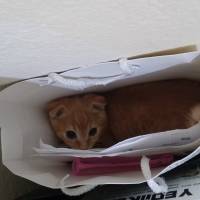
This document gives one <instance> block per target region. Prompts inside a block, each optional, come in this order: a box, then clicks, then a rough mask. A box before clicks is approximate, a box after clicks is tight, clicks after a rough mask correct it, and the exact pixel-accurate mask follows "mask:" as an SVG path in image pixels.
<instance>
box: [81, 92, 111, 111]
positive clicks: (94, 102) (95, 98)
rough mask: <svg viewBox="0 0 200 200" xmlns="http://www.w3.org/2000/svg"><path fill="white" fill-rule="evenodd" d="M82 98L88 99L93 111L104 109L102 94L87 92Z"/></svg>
mask: <svg viewBox="0 0 200 200" xmlns="http://www.w3.org/2000/svg"><path fill="white" fill-rule="evenodd" d="M84 98H85V99H86V100H87V101H88V103H89V105H91V106H92V109H94V110H95V111H102V110H105V107H106V104H107V102H106V98H105V97H104V96H100V95H95V94H89V95H85V97H84Z"/></svg>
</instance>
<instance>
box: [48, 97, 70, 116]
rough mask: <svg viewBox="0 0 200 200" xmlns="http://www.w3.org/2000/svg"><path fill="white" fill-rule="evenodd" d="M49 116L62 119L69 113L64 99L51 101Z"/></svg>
mask: <svg viewBox="0 0 200 200" xmlns="http://www.w3.org/2000/svg"><path fill="white" fill-rule="evenodd" d="M47 111H48V114H49V117H50V118H52V119H61V118H63V117H65V116H66V115H67V113H68V112H67V108H66V107H65V106H64V104H63V100H56V101H52V102H49V103H48V105H47Z"/></svg>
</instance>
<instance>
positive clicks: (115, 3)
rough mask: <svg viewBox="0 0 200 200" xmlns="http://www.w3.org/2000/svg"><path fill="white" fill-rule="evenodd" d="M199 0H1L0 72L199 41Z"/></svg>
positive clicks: (26, 71) (55, 67) (27, 71)
mask: <svg viewBox="0 0 200 200" xmlns="http://www.w3.org/2000/svg"><path fill="white" fill-rule="evenodd" d="M199 21H200V1H199V0H191V1H189V0H181V1H174V0H167V1H162V0H57V1H55V0H42V1H41V0H19V1H16V0H0V77H3V76H8V77H10V76H12V77H19V76H20V77H31V76H35V75H41V74H45V73H48V72H49V71H60V70H63V69H66V67H69V66H71V65H73V66H75V65H84V64H92V63H96V62H100V61H106V60H110V59H113V58H117V57H120V56H130V55H135V54H140V53H144V52H149V51H155V50H160V49H166V48H172V47H177V46H182V45H187V44H191V43H197V44H200V36H199V32H200V26H199Z"/></svg>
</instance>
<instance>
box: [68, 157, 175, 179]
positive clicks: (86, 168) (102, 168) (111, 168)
mask: <svg viewBox="0 0 200 200" xmlns="http://www.w3.org/2000/svg"><path fill="white" fill-rule="evenodd" d="M149 158H150V167H151V168H158V167H162V166H167V165H169V164H171V163H172V162H173V160H174V156H173V154H162V155H153V156H150V157H149ZM140 160H141V157H133V158H131V157H102V158H75V159H74V160H73V164H72V173H73V174H74V175H76V176H85V175H100V174H101V175H102V174H107V173H116V172H126V171H136V170H140Z"/></svg>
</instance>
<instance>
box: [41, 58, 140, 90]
mask: <svg viewBox="0 0 200 200" xmlns="http://www.w3.org/2000/svg"><path fill="white" fill-rule="evenodd" d="M119 66H120V68H121V70H122V71H123V73H121V74H118V75H112V76H104V77H92V76H87V77H72V76H69V77H66V76H65V77H64V76H62V75H61V74H58V73H50V74H48V83H47V85H49V84H53V83H59V84H60V85H62V86H64V87H65V88H68V89H73V90H83V89H85V88H88V87H91V86H98V85H107V84H108V83H111V82H113V81H115V80H119V79H120V78H122V77H124V76H127V75H130V74H132V73H134V71H135V70H136V69H137V68H139V66H138V65H136V64H131V65H129V64H128V60H127V58H120V59H119ZM41 85H46V84H41Z"/></svg>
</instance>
